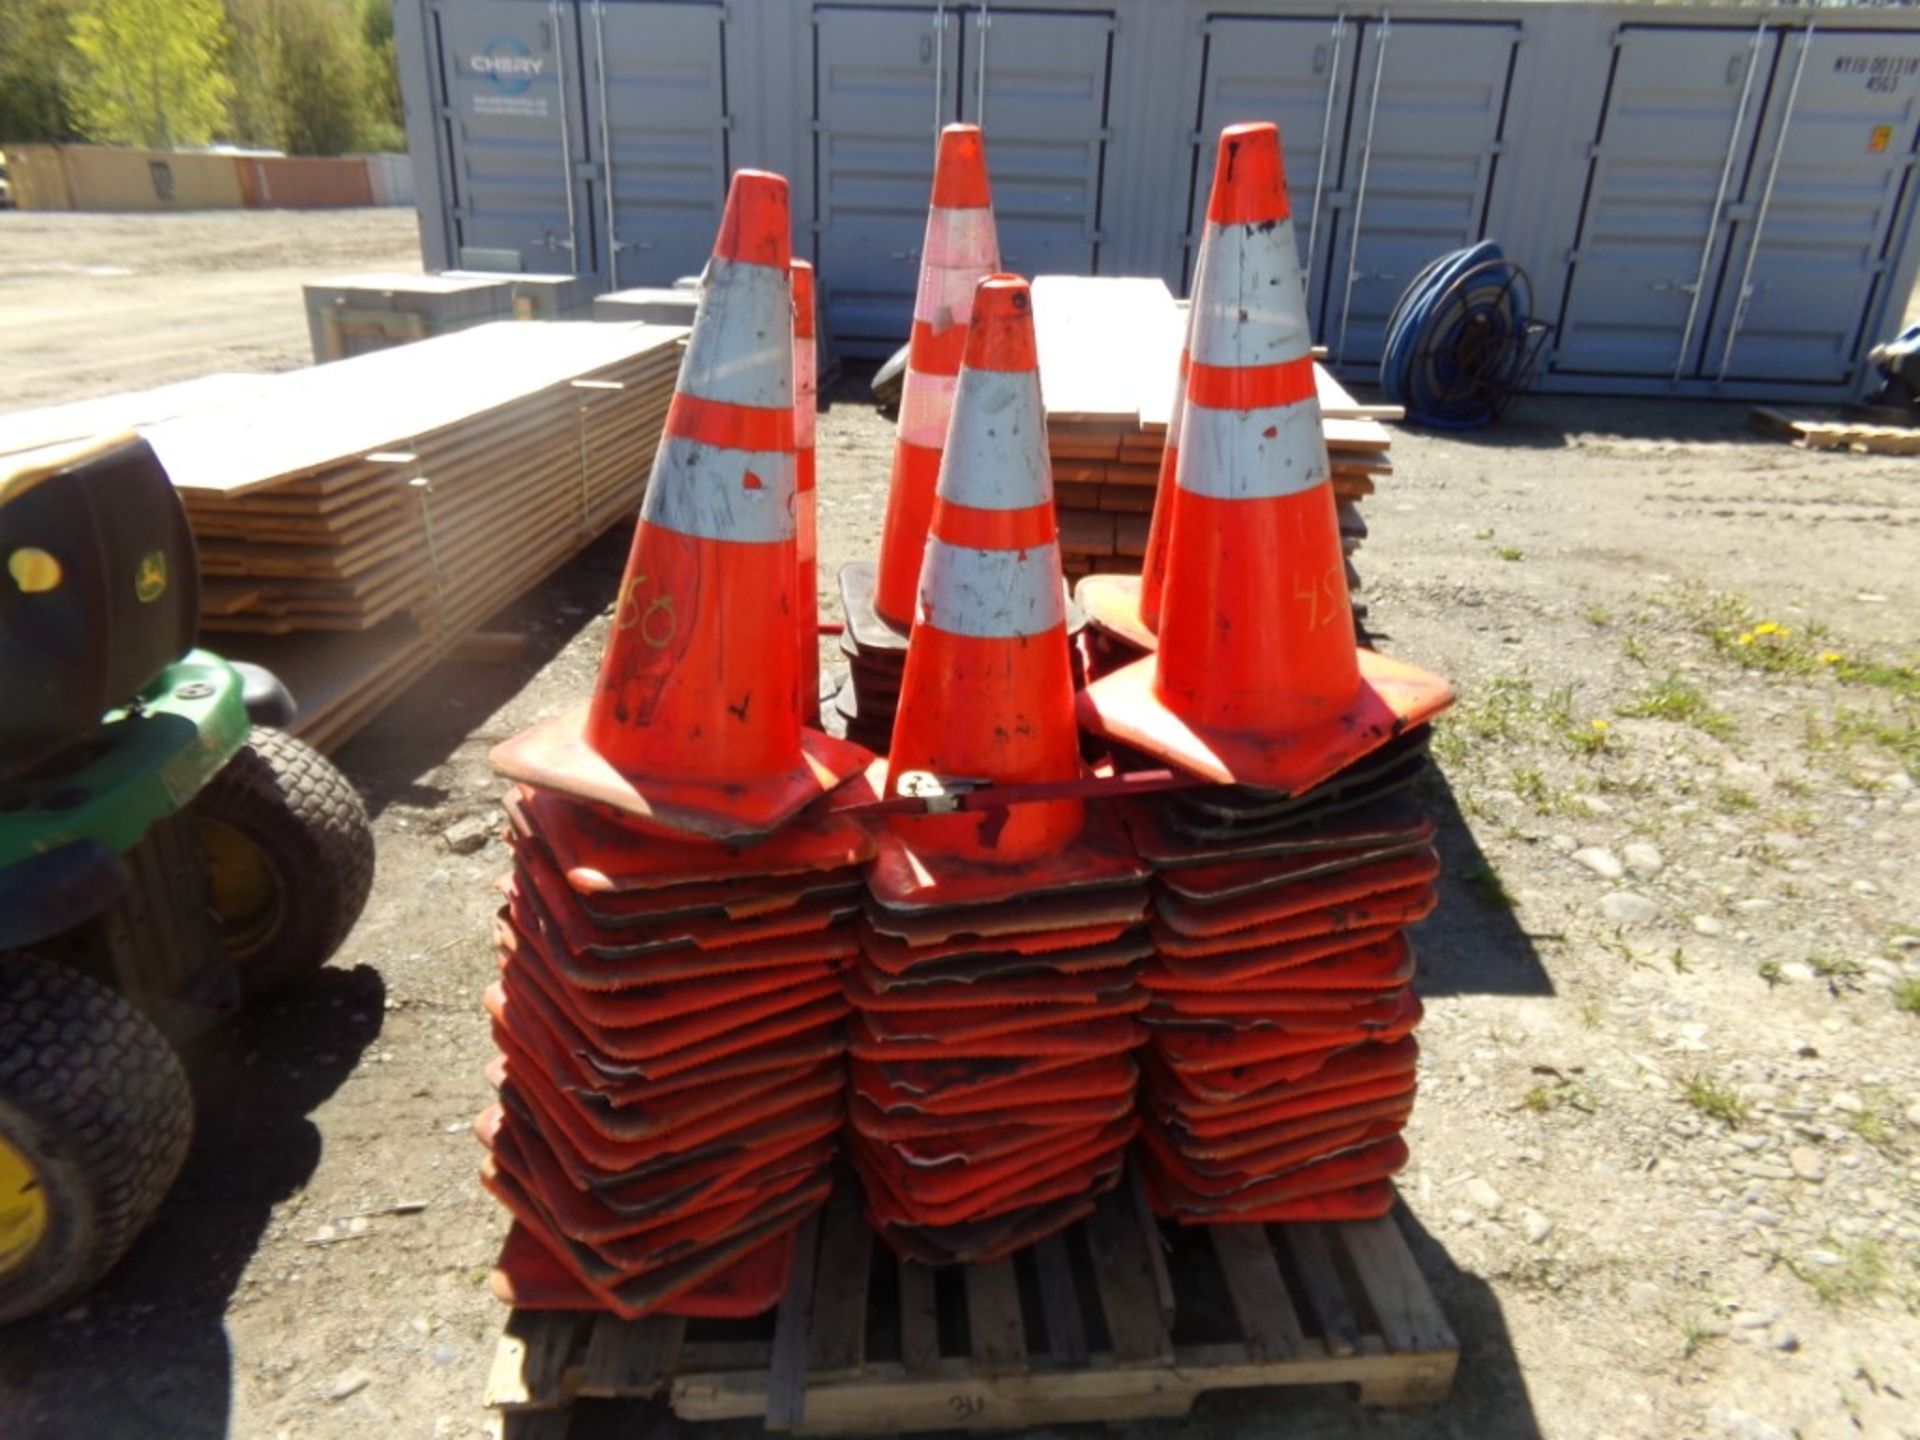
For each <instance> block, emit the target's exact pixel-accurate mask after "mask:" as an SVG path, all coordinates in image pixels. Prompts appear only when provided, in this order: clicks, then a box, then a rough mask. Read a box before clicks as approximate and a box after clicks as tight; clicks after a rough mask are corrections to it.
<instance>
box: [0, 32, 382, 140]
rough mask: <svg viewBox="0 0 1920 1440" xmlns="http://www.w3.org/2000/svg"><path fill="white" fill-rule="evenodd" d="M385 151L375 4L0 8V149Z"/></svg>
mask: <svg viewBox="0 0 1920 1440" xmlns="http://www.w3.org/2000/svg"><path fill="white" fill-rule="evenodd" d="M8 140H13V141H20V140H91V141H95V142H98V143H102V144H131V145H150V146H154V147H156V148H164V147H169V146H194V145H204V144H206V143H208V142H209V141H213V140H231V141H235V142H237V143H240V144H245V145H258V146H267V147H274V148H278V149H284V150H286V151H288V152H290V153H292V154H295V155H333V154H340V153H343V152H346V151H352V150H360V149H393V148H398V147H400V146H402V145H404V143H405V139H404V135H403V133H402V130H401V106H400V82H399V72H398V70H397V69H396V67H395V62H394V40H393V19H392V14H391V12H390V10H389V8H388V0H0V143H4V142H5V141H8Z"/></svg>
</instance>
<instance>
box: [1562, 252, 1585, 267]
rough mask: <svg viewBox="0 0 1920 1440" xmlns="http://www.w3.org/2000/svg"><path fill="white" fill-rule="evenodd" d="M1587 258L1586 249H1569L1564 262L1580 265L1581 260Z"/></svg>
mask: <svg viewBox="0 0 1920 1440" xmlns="http://www.w3.org/2000/svg"><path fill="white" fill-rule="evenodd" d="M1586 258H1587V257H1586V253H1585V252H1584V251H1581V250H1569V251H1567V258H1566V260H1565V262H1564V263H1565V264H1568V265H1578V264H1580V263H1581V262H1583V261H1584V260H1585V259H1586Z"/></svg>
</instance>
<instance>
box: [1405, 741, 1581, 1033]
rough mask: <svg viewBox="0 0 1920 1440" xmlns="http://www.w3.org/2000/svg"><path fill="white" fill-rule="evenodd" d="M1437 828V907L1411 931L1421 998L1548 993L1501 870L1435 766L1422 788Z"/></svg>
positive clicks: (1543, 973)
mask: <svg viewBox="0 0 1920 1440" xmlns="http://www.w3.org/2000/svg"><path fill="white" fill-rule="evenodd" d="M1420 798H1421V802H1422V804H1424V805H1425V807H1426V810H1427V813H1428V814H1429V815H1431V816H1432V817H1433V819H1434V822H1435V823H1436V824H1437V825H1438V826H1439V827H1440V833H1439V836H1438V838H1437V839H1436V841H1435V846H1436V848H1437V849H1438V850H1439V852H1440V880H1439V890H1440V904H1439V906H1438V908H1436V909H1435V911H1434V913H1433V914H1432V915H1430V916H1428V917H1427V918H1426V919H1425V920H1423V921H1422V922H1421V923H1420V924H1419V925H1417V926H1415V927H1414V929H1413V931H1412V932H1411V937H1410V938H1411V939H1412V941H1413V949H1414V954H1415V955H1417V956H1418V957H1419V961H1420V979H1419V989H1420V993H1421V994H1422V995H1424V996H1426V997H1428V998H1432V997H1434V996H1436V995H1552V994H1553V993H1554V988H1553V977H1552V976H1550V975H1549V974H1548V973H1547V967H1546V966H1545V964H1544V963H1542V961H1541V959H1540V951H1539V949H1538V947H1537V946H1536V944H1535V941H1536V939H1540V938H1545V937H1537V936H1534V935H1531V934H1529V933H1528V932H1527V931H1526V930H1524V929H1522V928H1521V926H1520V920H1519V917H1518V916H1516V915H1515V914H1514V911H1513V905H1512V903H1511V900H1510V899H1509V897H1508V896H1507V892H1506V889H1505V887H1504V886H1503V885H1502V883H1501V880H1500V876H1499V873H1498V872H1497V871H1496V870H1495V869H1494V868H1493V865H1492V863H1491V862H1490V861H1489V860H1488V859H1487V857H1486V852H1484V851H1483V850H1481V848H1480V842H1479V841H1478V840H1476V839H1475V838H1474V835H1473V827H1472V826H1471V825H1469V824H1468V822H1467V817H1466V816H1465V815H1463V814H1462V813H1461V811H1460V806H1459V803H1458V801H1457V800H1456V799H1455V798H1454V794H1453V787H1452V786H1451V785H1450V784H1449V783H1448V780H1447V777H1446V775H1445V773H1444V772H1443V771H1442V770H1441V769H1440V767H1439V766H1438V765H1437V764H1436V765H1435V766H1434V767H1433V768H1432V769H1430V770H1429V771H1428V772H1427V777H1426V780H1425V781H1424V782H1423V783H1422V786H1421V790H1420Z"/></svg>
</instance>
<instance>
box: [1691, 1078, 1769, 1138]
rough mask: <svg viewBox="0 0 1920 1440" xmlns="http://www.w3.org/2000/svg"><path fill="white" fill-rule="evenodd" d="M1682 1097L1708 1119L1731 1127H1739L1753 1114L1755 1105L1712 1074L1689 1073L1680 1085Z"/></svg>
mask: <svg viewBox="0 0 1920 1440" xmlns="http://www.w3.org/2000/svg"><path fill="white" fill-rule="evenodd" d="M1680 1098H1681V1099H1682V1100H1685V1101H1686V1102H1687V1104H1689V1105H1691V1106H1692V1107H1693V1108H1694V1109H1696V1110H1698V1111H1699V1112H1700V1113H1701V1114H1702V1115H1705V1116H1706V1117H1707V1118H1708V1119H1710V1120H1718V1121H1721V1122H1722V1123H1723V1124H1726V1125H1728V1126H1730V1127H1738V1126H1739V1124H1740V1122H1741V1121H1743V1120H1748V1119H1751V1118H1752V1116H1753V1107H1752V1106H1750V1105H1749V1104H1747V1102H1746V1101H1745V1100H1742V1099H1741V1098H1740V1094H1739V1092H1738V1091H1736V1090H1734V1089H1733V1088H1732V1087H1731V1086H1727V1085H1722V1084H1721V1083H1720V1082H1719V1081H1718V1080H1716V1079H1714V1078H1713V1077H1712V1076H1711V1075H1705V1074H1700V1075H1689V1076H1688V1077H1687V1079H1686V1081H1685V1082H1684V1083H1683V1084H1682V1085H1681V1087H1680Z"/></svg>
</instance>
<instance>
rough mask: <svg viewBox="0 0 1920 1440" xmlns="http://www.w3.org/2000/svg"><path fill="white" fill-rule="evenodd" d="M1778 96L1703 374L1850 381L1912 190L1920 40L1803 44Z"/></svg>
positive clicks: (1814, 38) (1870, 35)
mask: <svg viewBox="0 0 1920 1440" xmlns="http://www.w3.org/2000/svg"><path fill="white" fill-rule="evenodd" d="M1773 89H1774V100H1773V103H1771V104H1769V106H1768V108H1767V124H1766V128H1765V130H1764V131H1763V133H1762V134H1761V136H1760V141H1759V145H1758V149H1757V153H1756V163H1755V165H1754V167H1753V172H1752V177H1751V179H1750V180H1749V183H1748V186H1747V191H1746V196H1745V198H1746V200H1747V202H1748V204H1749V205H1750V206H1751V212H1752V219H1751V221H1749V222H1746V223H1743V224H1737V225H1736V226H1735V227H1734V233H1733V236H1732V252H1731V253H1730V254H1729V256H1728V263H1727V268H1726V272H1725V274H1724V276H1723V277H1722V279H1721V282H1720V286H1719V292H1718V294H1717V295H1716V297H1715V300H1716V304H1715V305H1714V310H1713V324H1712V327H1711V328H1710V329H1709V330H1708V331H1707V332H1706V341H1705V348H1704V350H1703V351H1702V353H1701V356H1700V371H1701V374H1702V375H1704V376H1711V377H1714V378H1718V377H1720V376H1721V375H1723V374H1724V375H1725V377H1726V378H1727V379H1729V380H1733V381H1750V380H1781V379H1789V380H1798V381H1822V380H1832V381H1834V382H1836V383H1844V382H1847V381H1851V380H1853V379H1854V378H1856V377H1857V376H1858V375H1859V374H1860V370H1861V362H1862V357H1863V354H1864V352H1865V350H1866V348H1867V346H1868V345H1870V344H1871V343H1872V342H1873V341H1874V340H1875V339H1876V338H1879V337H1877V336H1872V335H1863V334H1862V325H1863V324H1864V322H1865V319H1866V315H1867V312H1868V310H1869V308H1870V307H1871V306H1872V304H1873V302H1874V300H1875V298H1876V295H1877V293H1878V292H1879V290H1880V289H1881V287H1882V286H1883V285H1884V284H1885V282H1886V279H1887V277H1888V272H1889V270H1890V269H1891V267H1892V257H1891V256H1890V254H1889V251H1890V249H1891V246H1892V242H1893V231H1894V225H1895V223H1896V221H1897V220H1898V219H1899V216H1900V211H1901V201H1902V200H1903V198H1904V197H1905V193H1906V190H1907V187H1908V186H1910V185H1911V184H1912V183H1913V168H1914V137H1915V132H1916V129H1920V35H1914V34H1911V33H1908V34H1900V33H1896V32H1877V33H1876V32H1873V31H1852V32H1848V33H1836V32H1824V33H1821V32H1815V33H1812V34H1810V35H1807V36H1796V37H1794V38H1792V39H1790V40H1788V41H1786V42H1785V44H1784V45H1783V47H1782V49H1781V52H1780V58H1779V62H1778V65H1777V68H1776V72H1775V79H1774V87H1773ZM1743 297H1745V302H1744V307H1743Z"/></svg>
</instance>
